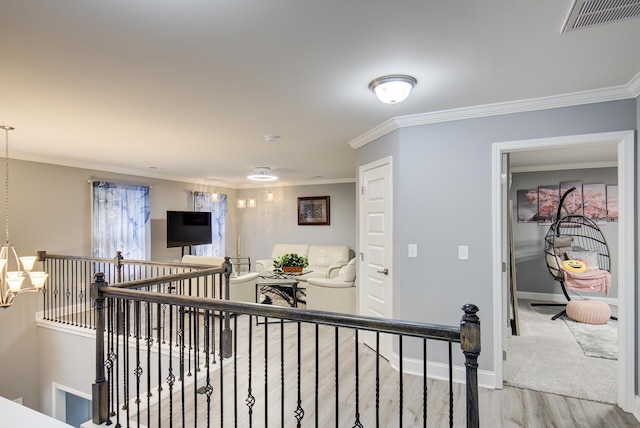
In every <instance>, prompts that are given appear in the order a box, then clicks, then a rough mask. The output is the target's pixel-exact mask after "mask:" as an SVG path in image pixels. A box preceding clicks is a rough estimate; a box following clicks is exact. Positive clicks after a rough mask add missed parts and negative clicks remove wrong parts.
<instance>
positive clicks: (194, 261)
mask: <svg viewBox="0 0 640 428" xmlns="http://www.w3.org/2000/svg"><path fill="white" fill-rule="evenodd" d="M182 263H186V264H191V265H206V266H222V264H223V263H224V257H207V256H192V255H189V254H187V255H184V256H182ZM257 279H258V272H249V273H244V274H242V275H238V276H233V275H232V276H231V278H229V300H234V301H237V302H249V303H255V302H256V281H257Z"/></svg>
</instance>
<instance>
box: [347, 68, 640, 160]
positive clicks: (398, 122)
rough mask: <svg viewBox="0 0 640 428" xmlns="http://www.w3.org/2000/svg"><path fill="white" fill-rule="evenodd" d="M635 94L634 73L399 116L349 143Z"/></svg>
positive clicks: (638, 85) (639, 87)
mask: <svg viewBox="0 0 640 428" xmlns="http://www.w3.org/2000/svg"><path fill="white" fill-rule="evenodd" d="M638 96H640V73H638V74H636V75H635V76H634V77H633V78H632V79H631V80H630V81H629V83H627V84H626V85H619V86H612V87H609V88H602V89H593V90H589V91H582V92H574V93H569V94H560V95H553V96H549V97H540V98H530V99H525V100H517V101H508V102H503V103H495V104H484V105H479V106H473V107H462V108H457V109H450V110H440V111H434V112H429V113H420V114H413V115H407V116H398V117H394V118H391V119H389V120H387V121H386V122H384V123H382V124H380V125H378V126H376V127H375V128H373V129H371V130H370V131H367V132H365V133H364V134H362V135H360V136H358V137H356V138H354V139H353V140H351V141H349V145H350V146H351V147H352V148H354V149H357V148H360V147H362V146H364V145H366V144H368V143H370V142H372V141H375V140H376V139H378V138H380V137H382V136H384V135H386V134H388V133H390V132H392V131H395V130H396V129H400V128H405V127H409V126H419V125H429V124H433V123H440V122H451V121H454V120H464V119H474V118H480V117H487V116H498V115H503V114H512V113H523V112H528V111H535V110H547V109H552V108H560V107H570V106H577V105H584V104H593V103H600V102H606V101H618V100H623V99H628V98H635V97H638Z"/></svg>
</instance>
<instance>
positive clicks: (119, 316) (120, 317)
mask: <svg viewBox="0 0 640 428" xmlns="http://www.w3.org/2000/svg"><path fill="white" fill-rule="evenodd" d="M121 307H122V299H114V308H115V310H116V331H115V336H116V339H115V345H114V350H115V351H114V352H115V353H116V355H115V358H114V362H115V367H114V369H115V379H114V383H115V389H116V402H115V409H116V412H115V413H116V415H115V416H116V428H119V427H120V426H121V425H120V412H119V411H117V409H119V408H120V384H119V382H120V360H121V359H122V357H121V356H119V355H118V349H120V337H121V336H122V332H123V328H124V325H123V323H124V314H123V313H122V311H121V310H120V308H121Z"/></svg>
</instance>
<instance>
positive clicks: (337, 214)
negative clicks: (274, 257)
mask: <svg viewBox="0 0 640 428" xmlns="http://www.w3.org/2000/svg"><path fill="white" fill-rule="evenodd" d="M267 190H268V189H245V190H241V191H239V195H240V196H239V197H247V196H254V197H256V199H257V207H256V208H245V209H243V210H238V214H237V215H238V219H239V220H238V221H239V225H240V229H241V230H242V234H241V245H240V246H241V250H240V251H241V253H242V255H243V256H249V257H251V259H252V260H257V259H263V258H267V257H269V256H270V254H271V249H272V247H273V244H275V243H278V242H283V243H293V244H296V243H309V244H321V245H348V246H349V247H351V248H352V249H353V250H354V251H355V245H356V229H355V225H356V201H357V194H356V185H355V183H342V184H326V185H314V186H291V187H277V188H273V189H271V190H272V191H273V194H274V197H275V200H274V201H272V202H265V198H266V193H267ZM304 196H329V197H330V208H331V224H330V225H328V226H298V217H297V209H298V208H297V207H298V197H304Z"/></svg>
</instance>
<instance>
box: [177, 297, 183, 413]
mask: <svg viewBox="0 0 640 428" xmlns="http://www.w3.org/2000/svg"><path fill="white" fill-rule="evenodd" d="M178 336H179V339H180V347H179V349H180V383H181V386H182V388H181V389H180V398H181V400H180V401H181V403H180V405H181V421H182V426H185V413H184V411H185V408H184V398H185V397H184V390H185V379H184V347H185V337H184V306H180V328H179V329H178Z"/></svg>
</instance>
